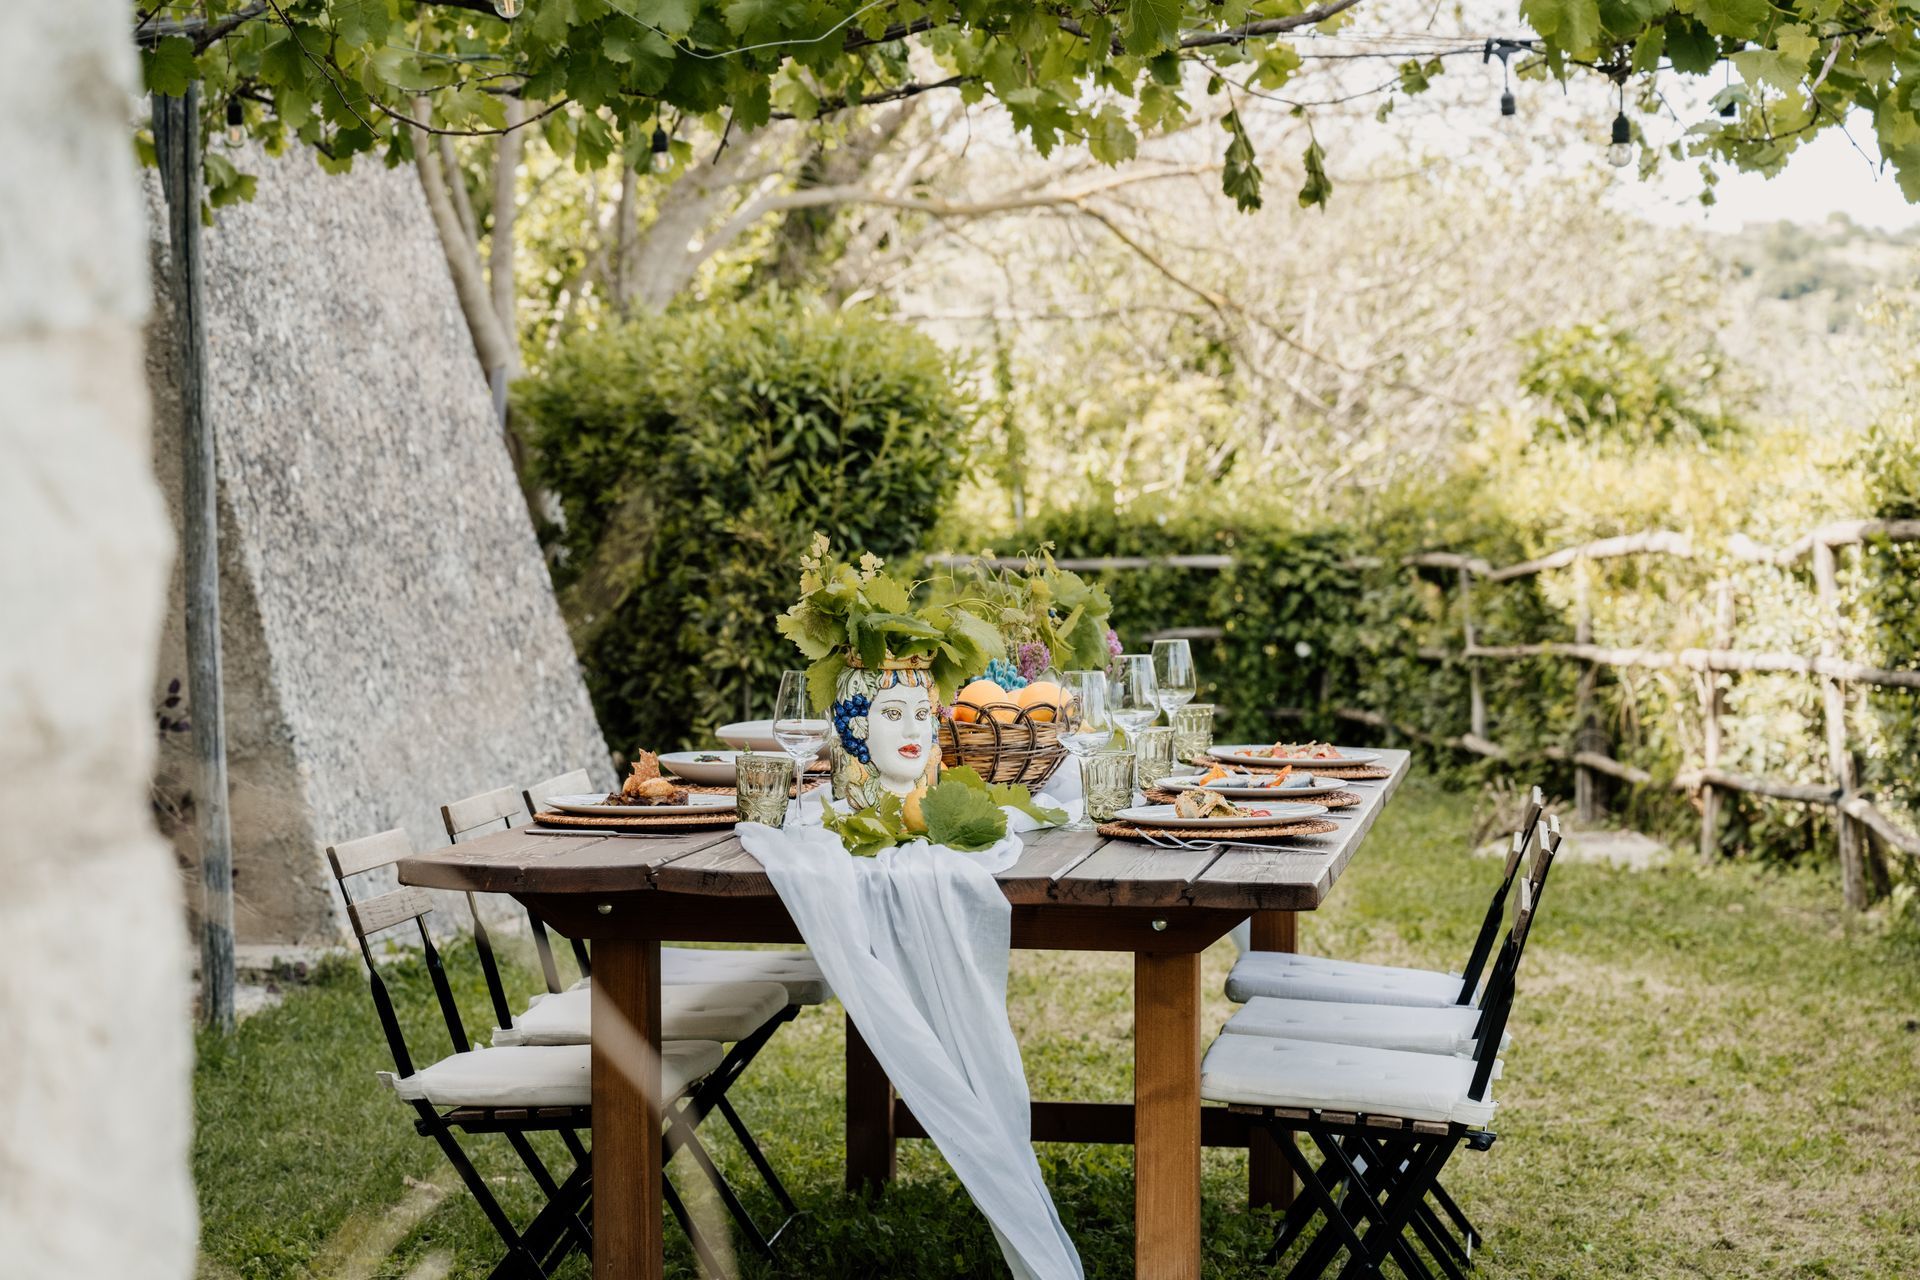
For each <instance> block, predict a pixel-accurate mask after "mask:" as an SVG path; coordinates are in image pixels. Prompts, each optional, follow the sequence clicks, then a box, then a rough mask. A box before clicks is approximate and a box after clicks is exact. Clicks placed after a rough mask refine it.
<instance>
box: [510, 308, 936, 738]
mask: <svg viewBox="0 0 1920 1280" xmlns="http://www.w3.org/2000/svg"><path fill="white" fill-rule="evenodd" d="M953 373H954V371H953V369H952V368H951V367H950V365H949V363H948V361H947V360H946V358H945V357H944V356H943V355H942V354H941V352H940V351H939V350H938V349H937V348H936V347H935V346H934V345H933V343H932V342H930V341H929V340H928V339H927V338H925V337H923V336H922V335H920V334H919V333H918V332H917V331H915V330H913V329H911V328H909V327H907V326H905V325H901V324H895V323H892V322H889V321H887V320H884V319H880V318H874V317H870V316H866V315H862V314H857V313H853V314H850V313H843V312H821V311H817V310H812V309H809V308H808V307H806V306H804V305H802V304H799V303H796V302H792V301H786V300H773V301H770V302H760V303H754V304H748V305H740V306H735V307H729V308H726V309H724V310H721V309H715V310H711V311H704V312H697V313H687V314H679V315H670V316H665V317H649V318H647V319H644V320H639V321H635V322H633V323H631V324H628V325H626V326H624V327H621V328H617V329H611V330H605V331H600V332H594V333H586V334H582V335H580V336H578V337H576V338H574V339H573V340H571V341H570V342H568V343H567V344H565V345H564V346H563V347H562V348H561V349H560V350H559V351H558V352H556V353H555V354H554V356H553V357H552V358H551V359H550V360H549V361H548V362H547V364H546V366H545V367H544V368H543V369H542V370H541V371H540V372H539V373H538V374H537V375H536V376H534V377H531V378H528V379H526V380H524V381H523V382H521V383H520V384H519V385H518V387H517V388H516V393H515V408H516V411H517V412H518V413H519V414H520V415H521V417H522V419H523V420H524V422H525V423H526V427H527V432H528V438H529V441H530V443H531V445H532V446H533V449H534V454H535V456H534V458H533V465H532V474H533V478H534V480H535V482H536V483H537V484H539V485H540V486H542V487H544V488H546V489H548V490H550V491H552V492H553V493H554V494H555V495H557V496H558V498H559V501H560V506H561V509H562V510H563V512H564V514H565V520H564V527H562V528H554V529H549V530H547V531H546V535H547V537H548V539H549V541H552V542H556V543H557V545H558V547H559V549H560V555H559V556H558V557H557V559H558V563H557V566H556V570H555V579H556V585H558V586H559V588H560V599H561V605H562V608H563V610H564V611H565V612H566V615H567V617H568V620H569V624H570V626H571V627H572V628H573V631H574V641H575V646H576V648H577V649H578V651H579V654H580V659H581V663H582V665H583V666H584V668H585V671H586V676H587V685H588V688H589V689H590V690H591V692H592V694H593V698H594V703H595V706H596V708H597V709H598V711H599V713H600V722H601V725H602V727H603V728H604V729H605V730H606V733H607V737H608V740H609V741H610V742H611V743H612V744H614V745H615V746H616V747H620V748H626V749H631V748H633V747H636V746H639V747H647V748H650V749H667V748H670V747H673V746H677V745H697V744H701V743H705V742H707V741H710V739H709V738H708V737H707V732H708V731H709V730H710V729H711V728H712V727H713V726H715V725H718V724H721V723H724V722H726V721H728V720H733V719H738V718H741V717H744V716H752V715H764V714H767V713H768V712H769V711H770V710H771V703H772V700H773V694H774V690H775V688H776V687H777V685H778V682H779V673H780V671H781V670H782V669H783V668H786V667H790V666H794V665H796V663H795V657H796V655H795V654H794V653H793V651H792V647H791V645H789V644H788V643H787V642H786V641H785V640H784V639H782V638H781V637H780V635H779V634H778V633H776V632H775V630H774V627H773V619H774V616H775V615H776V614H777V613H779V611H780V610H782V609H784V608H785V607H786V606H787V605H788V604H790V603H791V602H792V598H793V595H794V592H795V583H796V581H797V578H798V574H799V569H798V565H797V559H798V556H799V553H800V551H801V549H802V548H803V547H804V546H805V545H806V543H807V541H808V539H809V538H810V537H811V536H812V534H813V532H814V531H815V530H822V531H824V532H825V533H827V534H828V535H829V536H830V537H831V538H832V539H833V540H834V542H835V543H836V544H837V545H840V546H851V547H858V548H860V549H862V550H865V551H872V552H874V553H876V554H878V555H881V556H883V557H887V558H889V559H891V558H894V557H898V556H901V555H903V554H906V553H908V552H909V551H911V550H912V549H913V547H914V546H915V544H916V541H917V540H918V538H919V537H920V535H921V533H922V531H924V530H925V529H927V528H928V527H930V526H931V525H932V523H933V521H934V519H935V518H936V516H937V514H938V512H939V510H940V509H941V507H942V505H943V504H944V503H945V501H946V500H947V498H948V496H949V495H950V494H951V493H952V491H953V488H954V486H955V484H956V483H957V482H958V480H959V477H960V474H961V472H962V470H963V468H964V465H965V462H966V458H965V441H966V439H967V435H968V431H969V428H970V417H971V406H970V404H969V402H968V400H967V399H966V397H965V396H964V394H963V393H962V392H960V391H959V390H957V389H956V382H955V379H954V376H953Z"/></svg>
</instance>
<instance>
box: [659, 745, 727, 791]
mask: <svg viewBox="0 0 1920 1280" xmlns="http://www.w3.org/2000/svg"><path fill="white" fill-rule="evenodd" d="M737 754H739V753H738V752H735V751H732V750H727V751H669V752H667V753H666V754H665V755H663V756H661V757H660V764H661V765H662V766H663V767H664V768H665V769H666V771H667V772H668V773H671V774H672V775H673V776H674V777H676V778H684V779H685V780H686V781H688V782H697V783H699V784H700V785H701V786H703V787H730V786H732V785H733V782H734V756H736V755H737Z"/></svg>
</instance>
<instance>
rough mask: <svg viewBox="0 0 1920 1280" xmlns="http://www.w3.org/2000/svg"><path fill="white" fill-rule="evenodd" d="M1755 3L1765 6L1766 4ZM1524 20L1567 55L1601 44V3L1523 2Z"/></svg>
mask: <svg viewBox="0 0 1920 1280" xmlns="http://www.w3.org/2000/svg"><path fill="white" fill-rule="evenodd" d="M1707 2H1709V3H1711V2H1712V0H1707ZM1754 2H1755V3H1759V4H1762V5H1764V4H1765V3H1766V0H1754ZM1520 16H1521V18H1523V19H1524V20H1525V21H1526V24H1527V25H1528V26H1530V27H1532V28H1533V29H1534V30H1535V31H1537V32H1539V33H1540V34H1541V35H1542V36H1544V37H1546V38H1547V39H1548V40H1549V41H1551V42H1552V43H1553V44H1554V45H1555V46H1556V47H1557V48H1559V49H1560V50H1563V51H1565V52H1567V53H1573V54H1585V53H1591V52H1592V51H1593V49H1594V47H1595V46H1596V45H1597V44H1598V43H1599V40H1600V6H1599V4H1598V3H1597V0H1520Z"/></svg>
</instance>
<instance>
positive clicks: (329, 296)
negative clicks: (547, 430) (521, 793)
mask: <svg viewBox="0 0 1920 1280" xmlns="http://www.w3.org/2000/svg"><path fill="white" fill-rule="evenodd" d="M238 160H239V162H240V163H241V165H242V167H243V168H245V169H247V170H248V171H250V172H254V173H257V174H258V175H259V179H260V181H259V190H258V194H257V196H256V198H255V199H254V200H253V201H252V202H250V203H248V204H246V205H242V206H234V207H229V208H227V209H223V210H221V211H220V213H219V217H218V222H217V224H216V225H215V226H214V227H213V228H212V229H211V230H210V231H209V233H208V235H207V237H206V245H207V249H206V254H207V292H208V348H209V353H210V355H209V358H210V364H211V380H212V391H211V396H212V412H213V419H214V424H215V432H216V438H217V447H218V454H219V458H218V462H219V468H220V472H221V486H220V499H221V501H220V512H221V538H222V548H221V559H222V584H221V585H222V591H223V600H222V608H223V619H222V630H223V643H224V646H225V647H224V658H225V662H226V686H227V700H228V702H227V707H228V709H227V727H228V734H229V739H230V750H231V764H230V768H231V770H232V778H233V782H232V794H233V831H234V846H235V896H236V914H237V920H236V924H237V928H238V932H239V936H240V940H241V941H242V942H271V941H285V942H314V941H325V940H330V939H332V938H333V937H335V936H337V931H338V929H339V927H340V926H339V922H338V920H337V919H336V913H335V902H336V895H335V893H334V891H333V887H332V883H331V878H330V876H329V875H328V873H327V871H326V866H325V861H324V858H323V857H322V855H321V849H322V848H323V847H324V846H325V845H326V844H328V843H332V842H333V841H336V840H340V839H346V838H350V837H353V836H358V835H366V834H368V833H370V832H374V831H379V830H382V829H384V828H387V827H393V826H402V827H405V828H406V829H407V830H408V832H409V833H411V835H412V836H413V838H414V840H415V842H416V845H418V846H431V845H434V844H438V843H443V842H444V841H445V838H446V837H445V835H444V832H443V830H442V828H441V825H440V820H439V816H438V806H439V805H440V804H441V803H443V802H445V801H447V800H452V799H457V798H459V797H462V796H466V795H470V794H473V793H474V792H477V791H482V790H487V789H491V788H494V787H500V786H506V785H513V786H523V785H525V784H527V783H529V782H532V781H535V780H537V779H540V778H544V777H548V776H550V775H552V774H555V773H559V772H562V771H564V770H566V769H571V768H577V767H580V766H583V765H584V766H586V767H588V768H589V769H591V770H592V771H593V772H594V774H595V777H596V779H597V780H600V781H607V782H610V781H611V773H610V769H609V766H608V764H607V751H606V745H605V742H604V740H603V739H602V737H601V735H600V730H599V727H598V725H597V723H596V722H595V720H594V716H593V711H592V707H591V705H590V704H589V702H588V699H587V694H586V688H585V685H584V684H583V683H582V681H581V678H580V672H579V668H578V664H577V663H576V661H575V658H574V654H573V649H572V645H571V643H570V641H569V640H568V637H567V633H566V630H565V627H564V626H563V624H562V622H561V619H560V615H559V612H558V609H557V607H556V606H555V603H554V598H553V588H552V584H551V582H550V580H549V578H548V575H547V570H546V565H545V563H544V561H543V560H542V558H541V555H540V550H539V546H538V544H537V543H536V541H535V539H534V535H533V529H532V525H531V523H530V521H529V519H528V516H527V511H526V504H525V501H524V499H523V498H522V496H521V492H520V489H519V486H518V483H517V482H516V480H515V477H514V474H513V469H512V465H511V462H510V460H509V458H508V456H507V452H506V449H505V447H504V445H503V444H502V443H501V440H500V437H499V433H498V431H497V430H496V428H495V426H494V420H493V412H492V407H491V402H490V400H489V397H488V394H487V388H486V384H485V382H484V380H483V379H482V377H481V374H480V371H479V366H478V364H477V362H476V361H475V359H474V356H473V346H472V343H471V341H470V340H469V339H468V337H467V334H466V327H465V321H464V319H463V318H462V316H461V314H460V309H459V303H458V301H457V299H456V298H455V296H454V292H453V285H452V282H451V280H450V279H449V278H448V275H447V270H446V266H445V261H444V259H443V257H442V255H441V251H440V247H439V243H438V241H437V240H436V239H435V237H434V231H433V227H432V224H431V222H430V221H429V218H428V214H427V209H426V204H425V200H424V198H423V196H422V194H421V192H420V188H419V183H418V181H417V180H416V178H415V177H414V175H413V174H412V172H411V171H410V170H405V169H402V170H397V171H395V170H387V169H384V168H382V167H380V166H379V165H378V164H377V163H370V162H368V161H366V160H362V161H361V163H360V164H359V165H357V166H356V167H355V169H354V171H353V172H352V173H350V174H346V175H341V176H329V175H326V174H323V173H322V172H321V171H320V170H319V169H318V168H317V167H316V166H315V165H314V164H313V163H312V161H311V160H310V159H309V158H308V157H307V156H306V155H304V154H299V153H296V154H293V155H289V156H287V157H284V158H281V159H278V160H275V159H272V158H270V157H267V156H265V155H263V154H260V153H258V152H255V151H250V152H247V153H245V154H244V155H243V156H241V157H239V158H238ZM149 204H150V207H151V208H152V210H153V218H154V224H155V235H156V241H155V244H154V246H153V252H154V254H155V261H156V263H159V262H161V261H163V257H162V255H163V254H164V245H163V244H162V243H161V242H160V240H159V239H158V237H160V234H161V233H160V230H159V228H160V227H161V225H162V224H161V222H160V217H161V215H162V214H163V212H164V209H163V206H162V205H161V203H160V199H159V195H158V188H157V184H153V183H150V184H149ZM152 337H153V339H154V342H153V344H152V347H151V349H150V355H149V362H148V376H149V381H150V382H151V383H152V385H153V389H154V395H155V402H156V405H157V424H156V439H155V449H156V453H155V462H156V465H157V468H158V470H159V471H160V473H161V476H162V480H163V486H164V487H165V488H166V489H167V491H168V495H169V501H170V503H171V504H173V505H174V507H175V509H176V510H177V504H178V493H179V485H178V472H179V463H178V452H179V417H178V394H177V388H176V387H175V386H174V385H173V382H174V375H173V371H172V369H171V368H170V366H169V365H168V363H167V359H166V356H165V352H166V351H167V350H168V349H169V347H168V345H167V344H169V343H170V341H171V318H170V317H169V316H167V315H165V314H162V315H160V316H159V317H158V318H157V319H156V321H155V324H154V326H153V329H152ZM171 598H172V599H173V601H174V607H173V610H172V613H171V615H170V617H169V620H168V625H167V631H166V637H165V641H164V643H163V645H162V649H161V670H160V673H159V680H158V683H159V684H160V685H162V686H164V685H165V683H166V681H167V680H168V679H169V678H170V677H172V676H173V675H178V674H181V673H183V672H184V671H185V665H186V664H185V656H184V643H185V641H184V633H185V628H184V622H183V620H182V618H181V616H180V609H179V600H180V582H179V579H178V576H177V574H176V577H175V580H174V583H173V594H172V597H171ZM165 754H166V757H167V765H168V770H167V772H166V774H165V775H164V776H163V779H162V787H163V791H165V792H168V793H170V794H174V795H178V794H180V793H182V792H185V793H190V792H191V784H190V782H189V781H188V779H189V778H190V776H191V770H190V767H189V766H190V762H189V760H188V759H187V756H186V745H185V741H184V739H182V740H181V741H180V742H179V743H175V744H170V745H169V746H168V748H167V749H166V752H165ZM176 843H177V844H178V845H179V846H180V847H181V850H182V853H183V855H184V856H183V861H184V862H185V863H186V864H187V865H188V866H189V867H190V866H191V865H192V864H193V863H194V862H195V861H196V859H197V856H196V855H195V854H194V853H193V850H192V848H191V844H192V834H191V823H190V821H189V822H187V823H186V824H185V829H184V830H182V831H180V832H179V833H178V834H177V835H176Z"/></svg>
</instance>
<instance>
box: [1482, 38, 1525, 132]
mask: <svg viewBox="0 0 1920 1280" xmlns="http://www.w3.org/2000/svg"><path fill="white" fill-rule="evenodd" d="M1528 48H1529V46H1528V45H1527V44H1525V43H1524V42H1522V41H1519V40H1500V39H1495V38H1493V37H1491V36H1489V37H1488V38H1487V43H1486V47H1485V48H1484V49H1483V50H1482V51H1481V53H1480V61H1482V62H1491V61H1493V59H1495V58H1498V59H1500V123H1501V124H1502V125H1510V124H1512V123H1513V117H1514V115H1515V114H1516V113H1517V112H1518V111H1519V104H1518V103H1517V102H1516V101H1515V100H1514V96H1513V68H1512V67H1511V66H1510V65H1508V62H1507V59H1508V58H1511V57H1512V56H1513V55H1514V54H1516V53H1524V52H1527V51H1528Z"/></svg>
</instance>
